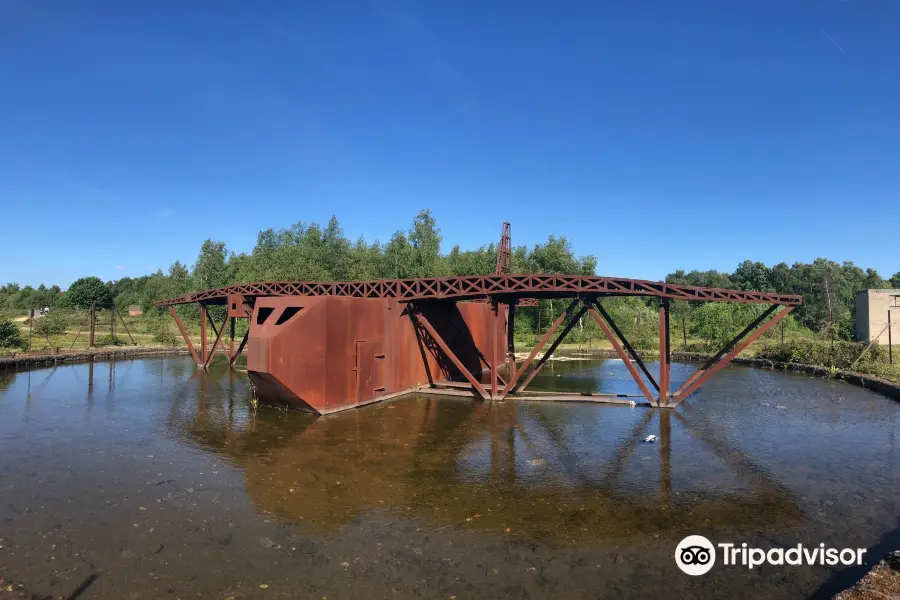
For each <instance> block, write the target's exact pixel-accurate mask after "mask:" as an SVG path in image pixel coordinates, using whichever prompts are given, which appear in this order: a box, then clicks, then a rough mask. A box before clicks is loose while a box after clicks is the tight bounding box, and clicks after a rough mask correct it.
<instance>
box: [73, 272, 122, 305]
mask: <svg viewBox="0 0 900 600" xmlns="http://www.w3.org/2000/svg"><path fill="white" fill-rule="evenodd" d="M112 299H113V298H112V294H111V293H110V290H109V288H108V287H106V286H105V285H104V284H103V280H102V279H100V278H99V277H82V278H81V279H78V280H76V281H75V282H74V283H73V284H72V285H70V286H69V289H68V290H66V302H67V304H68V305H69V306H72V307H75V308H88V307H89V306H90V305H91V302H95V303H96V304H99V305H102V306H109V305H111V304H112Z"/></svg>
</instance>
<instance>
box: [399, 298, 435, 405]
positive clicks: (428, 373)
mask: <svg viewBox="0 0 900 600" xmlns="http://www.w3.org/2000/svg"><path fill="white" fill-rule="evenodd" d="M414 310H415V309H414V308H413V307H412V306H410V307H409V308H407V310H406V314H407V315H408V316H409V321H410V323H412V328H413V332H414V333H415V334H416V344H417V345H418V346H419V353H420V354H421V355H422V364H423V365H425V376H426V377H428V387H435V385H434V377H433V376H432V375H431V367H430V366H429V364H428V353H427V351H426V350H425V342H423V341H422V327H421V326H420V325H419V322H418V321H416V318H415V317H414V316H413V311H414Z"/></svg>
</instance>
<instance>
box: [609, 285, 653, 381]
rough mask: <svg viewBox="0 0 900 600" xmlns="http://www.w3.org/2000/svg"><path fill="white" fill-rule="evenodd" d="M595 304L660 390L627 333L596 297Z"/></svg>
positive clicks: (648, 378)
mask: <svg viewBox="0 0 900 600" xmlns="http://www.w3.org/2000/svg"><path fill="white" fill-rule="evenodd" d="M593 304H594V306H596V307H597V310H599V311H600V314H601V315H603V318H604V319H606V322H607V323H609V326H610V327H612V330H613V333H615V334H616V335H617V336H619V339H620V340H621V341H622V345H623V346H624V347H625V350H626V351H627V352H628V354H629V355H631V359H632V360H633V361H634V362H636V363H637V364H638V366H639V367H640V368H641V371H643V372H644V375H646V376H647V381H649V382H650V385H652V386H653V387H654V388H655V389H656V391H657V392H658V391H659V384H658V383H656V379H654V378H653V375H651V374H650V369H648V368H647V365H645V364H644V361H643V360H642V359H641V355H640V354H638V353H637V350H635V349H634V347H633V346H632V345H631V342H629V341H628V338H626V337H625V334H624V333H622V330H621V329H619V326H618V325H616V322H615V321H613V318H612V316H610V314H609V313H608V312H606V309H604V308H603V305H601V304H600V303H599V302H598V301H597V300H596V299H594V301H593Z"/></svg>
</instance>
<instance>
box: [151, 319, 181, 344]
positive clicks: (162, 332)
mask: <svg viewBox="0 0 900 600" xmlns="http://www.w3.org/2000/svg"><path fill="white" fill-rule="evenodd" d="M153 340H154V341H156V342H159V343H160V344H163V345H166V346H174V345H175V343H176V342H177V341H178V338H176V337H175V334H174V333H172V332H171V331H170V330H169V328H168V327H166V325H165V323H160V324H159V325H158V326H157V327H156V330H155V331H154V332H153Z"/></svg>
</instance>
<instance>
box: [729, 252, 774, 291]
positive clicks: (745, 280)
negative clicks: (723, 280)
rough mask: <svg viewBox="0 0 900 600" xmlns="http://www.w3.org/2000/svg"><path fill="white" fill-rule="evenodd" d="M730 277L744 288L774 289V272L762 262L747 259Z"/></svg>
mask: <svg viewBox="0 0 900 600" xmlns="http://www.w3.org/2000/svg"><path fill="white" fill-rule="evenodd" d="M730 279H731V281H733V282H734V283H735V284H736V285H737V286H738V287H739V288H740V289H742V290H753V291H757V292H770V291H773V286H772V272H771V270H770V269H769V267H767V266H766V265H764V264H763V263H761V262H752V261H749V260H745V261H744V262H742V263H741V264H739V265H738V267H737V269H735V271H734V273H733V274H732V275H731V278H730Z"/></svg>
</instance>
